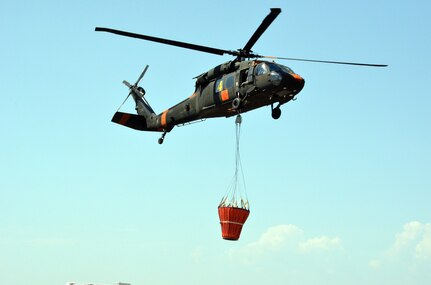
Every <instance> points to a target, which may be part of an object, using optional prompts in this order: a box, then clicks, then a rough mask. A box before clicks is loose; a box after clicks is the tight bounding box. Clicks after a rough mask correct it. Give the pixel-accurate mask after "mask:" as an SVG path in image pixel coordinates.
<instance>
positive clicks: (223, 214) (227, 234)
mask: <svg viewBox="0 0 431 285" xmlns="http://www.w3.org/2000/svg"><path fill="white" fill-rule="evenodd" d="M249 214H250V211H249V210H246V209H243V208H236V207H219V208H218V215H219V218H220V225H221V234H222V237H223V238H224V239H227V240H238V239H239V236H240V235H241V230H242V226H243V225H244V223H245V221H246V220H247V218H248V215H249Z"/></svg>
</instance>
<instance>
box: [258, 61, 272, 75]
mask: <svg viewBox="0 0 431 285" xmlns="http://www.w3.org/2000/svg"><path fill="white" fill-rule="evenodd" d="M268 72H269V68H268V66H267V65H266V64H265V63H259V64H258V65H257V66H256V67H255V69H254V74H255V75H256V76H259V75H263V74H266V73H268Z"/></svg>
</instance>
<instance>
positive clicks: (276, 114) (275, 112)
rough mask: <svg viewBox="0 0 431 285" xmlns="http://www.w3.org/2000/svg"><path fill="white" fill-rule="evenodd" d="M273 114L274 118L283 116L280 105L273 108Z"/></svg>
mask: <svg viewBox="0 0 431 285" xmlns="http://www.w3.org/2000/svg"><path fill="white" fill-rule="evenodd" d="M271 116H272V118H273V119H274V120H277V119H279V118H280V116H281V109H280V107H277V108H274V109H272V112H271Z"/></svg>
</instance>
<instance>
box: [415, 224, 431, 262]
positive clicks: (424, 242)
mask: <svg viewBox="0 0 431 285" xmlns="http://www.w3.org/2000/svg"><path fill="white" fill-rule="evenodd" d="M423 228H424V229H423V236H422V238H421V240H420V241H419V242H418V244H417V245H416V248H415V252H416V257H418V258H419V259H431V224H425V225H424V227H423Z"/></svg>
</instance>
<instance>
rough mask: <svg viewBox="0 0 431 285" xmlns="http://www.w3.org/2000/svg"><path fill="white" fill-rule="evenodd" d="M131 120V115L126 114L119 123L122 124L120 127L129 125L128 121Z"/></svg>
mask: <svg viewBox="0 0 431 285" xmlns="http://www.w3.org/2000/svg"><path fill="white" fill-rule="evenodd" d="M129 119H130V115H129V114H124V115H123V116H121V119H120V121H119V122H118V123H120V125H123V126H125V125H126V124H127V121H128V120H129Z"/></svg>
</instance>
